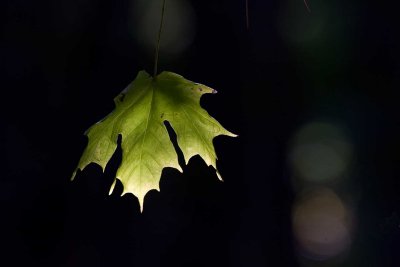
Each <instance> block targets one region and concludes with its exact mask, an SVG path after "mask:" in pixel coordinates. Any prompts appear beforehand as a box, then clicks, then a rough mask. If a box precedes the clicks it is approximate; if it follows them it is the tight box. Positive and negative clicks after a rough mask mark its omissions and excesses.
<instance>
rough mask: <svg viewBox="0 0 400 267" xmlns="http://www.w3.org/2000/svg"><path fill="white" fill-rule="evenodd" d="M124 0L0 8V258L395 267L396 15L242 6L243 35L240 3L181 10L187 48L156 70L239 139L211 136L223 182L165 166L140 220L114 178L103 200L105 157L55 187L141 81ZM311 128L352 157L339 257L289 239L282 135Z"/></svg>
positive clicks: (351, 5) (365, 8) (316, 4)
mask: <svg viewBox="0 0 400 267" xmlns="http://www.w3.org/2000/svg"><path fill="white" fill-rule="evenodd" d="M135 2H137V1H133V0H132V1H131V0H129V1H128V0H120V1H94V0H86V1H83V0H58V1H50V0H44V1H29V0H12V1H11V0H2V1H1V4H0V20H1V24H0V27H1V28H0V32H1V43H0V62H1V64H0V68H1V69H0V79H1V80H0V81H1V83H0V86H1V105H0V106H1V109H2V110H1V111H2V112H1V129H2V130H1V136H2V138H1V139H2V142H1V143H2V144H3V146H2V152H3V153H2V154H3V155H4V159H3V160H2V163H5V165H3V168H2V170H1V180H0V190H1V193H0V200H1V202H0V203H1V206H0V207H1V219H0V229H1V230H0V234H1V236H0V242H1V246H2V248H1V257H0V265H1V266H23V265H26V266H176V267H178V266H399V265H396V263H397V261H398V260H399V259H400V256H399V255H400V253H399V252H400V251H399V250H400V231H399V227H398V226H399V223H400V219H399V214H400V177H399V175H400V154H399V150H400V141H399V136H400V113H399V105H398V104H397V102H398V88H399V85H400V79H399V74H400V73H399V71H400V38H399V31H398V22H399V20H398V10H397V8H396V7H395V6H390V4H384V3H381V2H379V1H374V2H372V1H369V2H367V1H329V2H333V3H320V2H321V1H312V0H309V5H310V8H311V13H309V12H308V11H307V9H306V8H305V6H304V3H303V1H302V0H288V1H286V0H285V1H253V0H249V8H250V12H249V13H250V28H249V29H248V30H246V19H245V5H244V1H236V0H235V1H228V0H225V1H222V0H221V1H220V0H214V1H189V3H190V4H191V5H192V8H193V10H194V12H195V15H196V16H195V34H194V37H193V40H192V42H191V44H190V45H189V46H188V47H187V48H186V49H185V50H184V51H183V52H181V53H179V54H176V55H167V53H164V54H163V52H162V53H161V55H160V65H159V68H160V70H169V71H173V72H176V73H179V74H181V75H183V76H184V77H186V78H188V79H190V80H193V81H196V82H201V83H203V84H206V85H208V86H211V87H213V88H215V89H217V90H218V91H219V93H218V94H217V95H212V96H211V95H207V96H205V97H204V99H202V105H203V107H205V108H206V109H207V110H208V111H209V113H210V114H211V115H212V116H213V117H215V118H216V119H218V120H219V121H220V122H221V124H223V125H224V126H225V127H226V128H227V129H229V130H231V131H232V132H234V133H237V134H239V137H238V138H236V139H234V138H228V137H218V138H217V139H216V140H215V142H214V144H215V147H216V151H217V154H218V156H219V159H220V160H219V161H218V166H219V169H220V172H221V173H222V175H223V177H224V180H225V182H224V183H221V182H219V181H218V180H217V177H216V176H215V174H214V172H213V170H212V169H211V168H208V167H207V166H206V165H205V164H204V163H203V161H202V160H201V159H200V158H198V157H195V158H193V159H192V160H191V161H190V162H189V165H188V166H187V167H185V169H184V173H183V174H181V173H179V172H178V171H175V170H172V169H165V170H164V172H163V176H162V178H161V182H160V187H161V192H155V191H154V192H153V191H151V192H150V193H149V194H148V195H147V196H146V199H145V204H144V212H143V214H140V212H139V205H138V201H137V199H136V198H135V197H134V196H132V195H125V196H123V197H119V195H118V192H119V193H120V192H121V191H122V189H121V186H122V185H121V184H118V185H117V190H116V191H117V192H115V193H113V194H112V195H111V196H108V188H109V185H110V184H111V181H112V177H113V173H115V170H116V168H117V166H118V161H119V160H120V153H121V151H120V150H118V151H117V153H116V155H115V156H114V157H113V159H112V161H111V163H110V164H109V166H107V169H106V172H105V174H102V172H101V170H100V168H99V167H97V166H94V165H93V166H92V165H90V166H89V167H88V168H87V169H85V170H84V171H83V172H81V173H79V174H78V177H77V179H76V180H75V181H74V182H70V181H69V178H70V176H71V174H72V171H73V170H74V168H75V167H76V165H77V162H78V160H79V157H80V155H81V153H82V151H83V149H84V147H85V145H86V142H87V141H86V138H85V136H84V135H83V132H84V131H85V130H86V129H87V128H88V127H89V126H90V125H92V124H93V123H95V122H96V121H98V120H99V119H101V118H102V117H104V116H105V115H106V114H108V113H109V112H110V111H111V110H112V109H113V106H114V105H113V101H112V99H113V98H114V97H115V96H116V95H117V94H118V93H119V92H120V91H121V90H122V89H124V88H125V86H126V85H127V84H128V83H129V82H130V81H132V80H133V79H134V78H135V76H136V74H137V72H138V71H139V70H142V69H145V70H147V71H148V72H150V73H151V71H152V65H153V55H152V53H149V52H148V51H149V50H150V51H152V49H153V48H152V47H151V48H150V49H149V47H145V46H144V45H143V44H142V43H141V42H140V39H138V38H137V37H135V35H134V34H133V33H132V31H133V28H132V23H133V22H134V21H135V19H136V17H134V16H135V15H134V14H137V13H135V12H133V8H134V6H135ZM325 2H328V1H325ZM167 8H168V2H167ZM136 12H137V11H136ZM167 16H168V14H167ZM157 20H158V19H157ZM318 25H319V26H318ZM153 26H154V27H155V28H157V27H158V25H153ZM182 38H185V37H184V36H182ZM321 119H322V120H324V121H328V122H331V121H334V122H340V124H341V125H343V127H344V128H345V129H346V133H347V136H348V139H349V140H351V142H352V146H353V155H354V156H353V162H354V163H353V170H352V174H351V177H350V178H349V180H348V182H347V183H346V190H345V191H346V192H347V195H348V196H350V198H351V199H352V203H353V206H352V207H353V212H354V218H355V219H354V221H355V227H354V233H353V234H352V244H351V248H350V249H349V251H348V252H347V254H346V255H345V256H344V257H342V258H341V259H340V260H327V261H316V260H312V259H311V260H310V259H308V260H305V259H304V257H303V256H302V255H301V254H300V253H299V252H298V249H296V241H295V237H294V235H293V233H292V230H291V229H292V228H291V212H292V205H293V204H294V202H295V201H296V200H295V199H296V194H297V193H296V190H295V189H294V187H293V184H292V179H291V177H292V170H291V168H290V166H289V165H288V163H287V162H288V160H287V158H288V150H290V145H289V144H290V140H291V138H292V137H293V135H294V134H295V132H296V131H297V130H298V129H299V128H300V127H301V126H302V125H304V124H305V123H308V122H310V121H314V120H321Z"/></svg>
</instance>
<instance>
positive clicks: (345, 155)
mask: <svg viewBox="0 0 400 267" xmlns="http://www.w3.org/2000/svg"><path fill="white" fill-rule="evenodd" d="M351 156H352V145H351V143H350V142H349V141H348V139H347V137H346V136H345V134H344V133H343V131H342V130H341V128H340V127H338V126H336V125H333V124H329V123H322V122H312V123H310V124H307V125H305V126H304V127H302V128H301V129H300V130H299V131H298V132H297V134H296V135H295V137H294V139H293V143H292V145H291V147H290V152H289V160H290V163H291V165H292V167H293V169H294V171H295V173H296V175H297V176H298V177H299V178H300V179H302V180H306V181H309V182H330V181H333V180H334V179H338V178H340V177H341V175H343V174H344V173H345V171H346V170H347V167H348V165H349V163H350V160H351Z"/></svg>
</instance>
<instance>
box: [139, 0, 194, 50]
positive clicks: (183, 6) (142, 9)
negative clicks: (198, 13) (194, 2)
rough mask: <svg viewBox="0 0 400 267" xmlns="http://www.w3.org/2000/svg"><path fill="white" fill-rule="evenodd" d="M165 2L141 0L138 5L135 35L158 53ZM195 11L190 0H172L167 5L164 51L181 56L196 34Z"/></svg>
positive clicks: (161, 44)
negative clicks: (157, 42)
mask: <svg viewBox="0 0 400 267" xmlns="http://www.w3.org/2000/svg"><path fill="white" fill-rule="evenodd" d="M161 7H162V1H160V0H140V1H137V2H136V4H135V6H134V11H135V15H134V17H135V18H136V21H135V22H134V26H133V27H134V30H133V34H134V36H135V38H136V40H137V41H138V42H139V43H141V44H142V45H143V46H144V48H145V49H146V50H147V52H149V53H153V52H154V47H155V44H156V40H157V35H158V30H159V26H160V20H161ZM195 30H196V27H195V12H194V10H193V8H192V6H191V5H190V3H189V2H188V1H186V0H168V2H167V4H166V7H165V14H164V24H163V30H162V36H161V43H160V52H162V53H166V54H171V55H175V56H176V55H177V54H180V53H182V52H184V51H185V49H186V48H187V47H188V46H189V45H190V44H191V43H192V41H193V39H194V36H195Z"/></svg>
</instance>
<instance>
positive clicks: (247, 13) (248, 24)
mask: <svg viewBox="0 0 400 267" xmlns="http://www.w3.org/2000/svg"><path fill="white" fill-rule="evenodd" d="M246 28H247V30H249V28H250V19H249V0H246Z"/></svg>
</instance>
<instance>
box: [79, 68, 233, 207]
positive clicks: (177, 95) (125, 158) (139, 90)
mask: <svg viewBox="0 0 400 267" xmlns="http://www.w3.org/2000/svg"><path fill="white" fill-rule="evenodd" d="M207 93H216V91H215V90H214V89H211V88H209V87H207V86H204V85H202V84H198V83H194V82H191V81H188V80H186V79H185V78H183V77H182V76H180V75H178V74H175V73H172V72H162V73H161V74H160V75H158V76H157V77H156V78H153V77H151V76H150V75H149V74H147V73H146V72H145V71H140V72H139V74H138V75H137V77H136V79H135V80H134V81H133V82H132V83H131V84H130V85H129V86H128V87H127V88H126V89H125V90H124V91H123V92H121V93H120V94H119V95H118V96H117V97H116V98H115V99H114V102H115V106H116V107H115V109H114V111H113V112H111V113H110V114H109V115H108V116H107V117H105V118H104V119H103V120H102V121H100V122H98V123H96V124H94V125H93V126H92V127H91V128H89V129H88V130H87V131H86V133H85V134H86V135H87V136H88V138H89V143H88V145H87V147H86V149H85V151H84V152H83V155H82V157H81V159H80V161H79V164H78V167H77V169H76V170H75V172H74V174H73V175H72V178H71V179H73V178H74V177H75V174H76V171H77V170H78V169H80V170H83V169H84V168H85V167H86V166H87V165H88V164H90V163H91V162H94V163H97V164H98V165H100V166H101V167H102V168H103V171H104V169H105V167H106V165H107V162H108V161H109V160H110V158H111V156H112V155H113V154H114V152H115V150H116V148H117V139H118V135H121V136H122V139H121V146H122V162H121V165H120V166H119V168H118V170H117V174H116V178H117V179H119V180H120V181H121V182H122V184H123V186H124V191H123V194H125V193H132V194H134V195H135V196H136V197H137V198H138V199H139V204H140V207H141V209H143V200H144V196H145V195H146V193H147V192H148V191H149V190H151V189H156V190H159V182H160V177H161V172H162V170H163V168H165V167H172V168H176V169H178V170H179V171H181V172H182V169H181V167H180V166H179V164H178V156H177V154H176V152H175V149H174V147H173V144H172V142H171V140H170V138H169V135H168V132H167V128H166V127H165V125H164V121H168V122H169V123H170V124H171V126H172V128H173V129H174V131H175V133H176V135H177V141H178V145H179V147H180V149H181V150H182V152H183V155H184V158H185V163H187V162H188V160H189V159H190V158H191V157H193V156H195V155H200V156H201V157H202V158H203V160H204V161H205V162H206V164H207V165H208V166H213V167H214V168H215V170H216V173H217V176H218V177H219V178H220V179H221V176H220V175H219V172H218V170H217V167H216V159H217V156H216V153H215V150H214V146H213V143H212V141H213V138H214V137H216V136H218V135H228V136H232V137H234V136H236V135H235V134H232V133H231V132H229V131H227V130H226V129H224V127H222V126H221V124H219V122H218V121H216V120H215V119H214V118H213V117H211V116H210V115H209V114H208V113H207V111H205V110H204V109H203V108H202V107H201V106H200V97H201V96H202V95H203V94H207ZM115 182H116V180H114V183H113V184H112V186H111V189H110V193H111V192H112V190H113V188H114V186H115Z"/></svg>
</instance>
